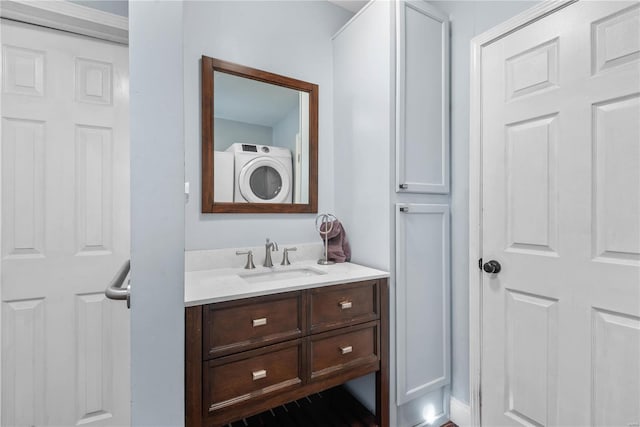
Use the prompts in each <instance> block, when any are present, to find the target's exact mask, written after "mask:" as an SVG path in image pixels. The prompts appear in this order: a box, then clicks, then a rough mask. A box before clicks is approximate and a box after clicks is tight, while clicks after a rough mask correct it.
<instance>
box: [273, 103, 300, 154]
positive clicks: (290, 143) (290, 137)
mask: <svg viewBox="0 0 640 427" xmlns="http://www.w3.org/2000/svg"><path fill="white" fill-rule="evenodd" d="M299 128H300V112H299V110H298V107H296V108H293V109H291V111H290V112H289V114H287V115H286V116H285V117H284V118H283V119H282V120H280V121H279V122H278V123H276V124H275V125H273V143H272V145H275V146H277V147H283V148H288V149H289V150H290V151H291V154H292V155H295V152H296V134H297V133H298V130H299Z"/></svg>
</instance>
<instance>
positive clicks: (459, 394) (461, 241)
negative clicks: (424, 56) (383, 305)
mask: <svg viewBox="0 0 640 427" xmlns="http://www.w3.org/2000/svg"><path fill="white" fill-rule="evenodd" d="M430 3H431V4H433V5H434V6H436V7H437V8H439V9H440V10H442V11H443V12H445V13H447V14H449V17H450V19H451V159H452V164H451V234H452V236H451V240H452V244H451V251H452V254H451V255H452V256H451V280H452V283H451V291H452V295H451V301H452V322H451V326H452V345H453V348H452V355H453V360H452V370H451V373H452V390H451V393H452V395H453V396H454V397H455V398H457V399H458V400H460V401H462V402H465V403H468V402H469V266H475V260H469V101H470V78H471V74H470V73H471V62H470V55H471V48H470V46H471V44H470V41H471V39H472V38H473V37H475V36H476V35H479V34H481V33H483V32H485V31H486V30H488V29H490V28H492V27H494V26H496V25H498V24H499V23H501V22H504V21H506V20H507V19H509V18H511V17H513V16H515V15H517V14H518V13H520V12H522V11H524V10H526V9H528V8H530V7H532V6H533V5H535V4H536V3H537V2H534V1H432V2H430Z"/></svg>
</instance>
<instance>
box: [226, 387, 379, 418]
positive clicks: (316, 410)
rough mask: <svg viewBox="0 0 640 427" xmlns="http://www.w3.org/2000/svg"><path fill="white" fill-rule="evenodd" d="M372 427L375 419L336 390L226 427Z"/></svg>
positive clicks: (317, 394) (342, 391)
mask: <svg viewBox="0 0 640 427" xmlns="http://www.w3.org/2000/svg"><path fill="white" fill-rule="evenodd" d="M376 425H377V424H376V418H375V416H374V415H373V414H372V413H371V412H370V411H369V410H368V409H367V408H365V407H364V406H362V404H361V403H360V402H359V401H358V400H356V399H355V398H354V397H353V396H352V395H351V394H349V392H348V391H347V390H345V389H344V388H343V387H340V386H339V387H334V388H332V389H329V390H326V391H323V392H320V393H314V394H312V395H310V396H307V397H304V398H302V399H298V400H295V401H293V402H289V403H287V404H284V405H280V406H278V407H276V408H273V409H271V410H269V411H265V412H262V413H260V414H258V415H254V416H252V417H248V418H244V419H242V420H238V421H236V422H234V423H231V424H229V426H230V427H259V426H264V427H300V426H305V427H347V426H348V427H352V426H362V427H364V426H367V427H370V426H376Z"/></svg>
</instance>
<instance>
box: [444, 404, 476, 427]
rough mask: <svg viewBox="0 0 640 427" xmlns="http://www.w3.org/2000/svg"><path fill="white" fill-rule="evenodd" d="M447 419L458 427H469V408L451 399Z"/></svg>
mask: <svg viewBox="0 0 640 427" xmlns="http://www.w3.org/2000/svg"><path fill="white" fill-rule="evenodd" d="M449 402H450V403H449V418H450V419H451V421H453V422H454V423H455V424H456V425H457V426H458V427H471V407H470V406H469V405H467V404H466V403H463V402H461V401H459V400H458V399H456V398H455V397H452V398H451V400H449Z"/></svg>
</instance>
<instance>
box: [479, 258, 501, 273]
mask: <svg viewBox="0 0 640 427" xmlns="http://www.w3.org/2000/svg"><path fill="white" fill-rule="evenodd" d="M482 269H483V270H484V271H486V272H487V273H493V274H497V273H500V270H502V266H501V265H500V263H499V262H498V261H496V260H494V259H492V260H491V261H488V262H485V263H484V265H483V266H482Z"/></svg>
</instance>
